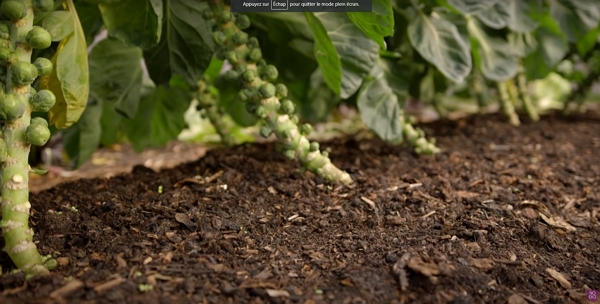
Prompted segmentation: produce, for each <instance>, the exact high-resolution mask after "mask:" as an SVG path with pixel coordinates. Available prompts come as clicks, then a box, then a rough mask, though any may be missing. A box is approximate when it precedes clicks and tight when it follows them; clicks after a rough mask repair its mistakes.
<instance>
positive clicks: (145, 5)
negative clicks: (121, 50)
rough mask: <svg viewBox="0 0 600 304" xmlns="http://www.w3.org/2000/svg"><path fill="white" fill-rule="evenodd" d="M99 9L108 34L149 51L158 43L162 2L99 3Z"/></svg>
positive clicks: (128, 0) (138, 0)
mask: <svg viewBox="0 0 600 304" xmlns="http://www.w3.org/2000/svg"><path fill="white" fill-rule="evenodd" d="M99 7H100V12H101V13H102V19H103V20H104V25H105V26H106V29H107V30H108V33H109V34H111V35H112V36H115V37H117V38H119V39H121V40H122V41H123V42H125V43H126V44H128V45H129V44H133V45H137V46H139V47H141V48H142V49H149V48H151V47H153V46H155V45H157V44H158V42H159V41H160V36H161V32H162V18H163V2H162V0H122V1H119V2H111V3H101V4H99ZM197 18H198V19H202V17H201V16H197Z"/></svg>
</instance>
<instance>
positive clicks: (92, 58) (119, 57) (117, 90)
mask: <svg viewBox="0 0 600 304" xmlns="http://www.w3.org/2000/svg"><path fill="white" fill-rule="evenodd" d="M141 59H142V50H141V49H140V48H138V47H136V46H127V45H125V44H123V42H122V41H121V40H119V39H116V38H107V39H104V40H102V41H100V42H99V43H98V44H96V45H95V46H94V48H93V49H92V51H91V52H90V55H89V63H90V94H91V95H92V96H94V97H95V98H96V99H98V100H101V101H103V102H107V103H110V104H112V105H113V106H114V107H115V108H116V109H117V110H118V111H119V112H120V113H121V114H123V115H124V116H126V117H129V118H132V117H134V116H135V113H136V112H137V109H138V104H139V100H140V92H141V87H142V65H141Z"/></svg>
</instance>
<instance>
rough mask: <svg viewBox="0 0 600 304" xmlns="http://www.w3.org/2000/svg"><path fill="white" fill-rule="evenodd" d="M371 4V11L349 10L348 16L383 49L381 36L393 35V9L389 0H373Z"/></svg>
mask: <svg viewBox="0 0 600 304" xmlns="http://www.w3.org/2000/svg"><path fill="white" fill-rule="evenodd" d="M372 4H373V7H372V12H369V13H358V12H349V13H348V16H349V17H350V20H352V22H354V24H355V25H356V26H357V27H358V28H359V29H361V30H362V31H363V33H365V34H366V35H367V36H369V37H370V38H371V39H373V41H375V42H377V44H379V47H380V48H381V49H383V50H385V49H386V47H385V41H384V40H383V38H384V37H387V36H392V35H394V10H393V9H392V3H391V1H389V0H373V1H372Z"/></svg>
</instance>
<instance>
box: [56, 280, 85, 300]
mask: <svg viewBox="0 0 600 304" xmlns="http://www.w3.org/2000/svg"><path fill="white" fill-rule="evenodd" d="M83 285H84V284H83V282H82V281H80V280H78V279H73V280H72V281H70V282H69V283H67V284H65V286H63V287H61V288H59V289H57V290H55V291H53V292H52V293H50V297H51V298H53V299H59V298H62V297H64V296H66V295H68V294H70V293H72V292H74V291H75V290H77V289H79V288H81V287H83Z"/></svg>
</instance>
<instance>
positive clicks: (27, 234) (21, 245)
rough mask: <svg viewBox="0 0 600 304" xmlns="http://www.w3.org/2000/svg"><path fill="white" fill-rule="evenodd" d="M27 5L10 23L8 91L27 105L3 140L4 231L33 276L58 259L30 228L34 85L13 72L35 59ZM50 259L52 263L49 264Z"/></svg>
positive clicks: (11, 251) (17, 260) (8, 124)
mask: <svg viewBox="0 0 600 304" xmlns="http://www.w3.org/2000/svg"><path fill="white" fill-rule="evenodd" d="M21 2H22V3H23V4H25V6H26V7H27V10H28V13H27V16H26V17H25V18H23V19H20V20H17V21H13V22H11V23H10V24H9V29H10V37H11V44H12V46H11V47H12V50H13V51H14V55H15V56H14V58H15V61H14V62H13V63H8V64H7V71H8V72H7V77H6V83H5V88H6V94H13V95H14V96H15V99H16V102H17V103H20V104H21V106H22V107H24V108H25V112H24V113H23V115H22V116H21V117H19V118H16V119H7V120H5V121H4V124H3V127H2V140H3V141H4V142H5V143H6V149H7V154H6V158H4V159H3V162H2V174H1V175H2V186H3V188H2V221H1V222H0V226H1V227H2V234H3V236H4V242H5V248H4V251H6V252H7V253H8V255H9V256H10V258H11V259H12V261H13V262H14V264H15V265H16V266H17V267H18V268H19V269H20V270H22V271H24V272H25V273H27V274H28V275H29V276H31V275H40V274H46V273H48V266H50V267H52V266H53V264H54V263H55V261H53V260H52V261H45V258H44V257H42V256H41V255H40V254H39V253H38V250H37V247H36V245H35V243H33V230H32V229H30V228H29V211H30V208H31V204H30V202H29V172H30V171H31V168H30V167H29V164H28V157H29V151H30V144H29V143H28V142H27V141H26V133H27V129H28V126H29V125H30V121H31V112H32V108H31V106H30V104H29V97H30V85H29V84H27V85H19V84H18V83H17V82H16V81H15V79H13V78H14V76H13V75H14V74H15V73H17V72H16V71H12V70H13V68H14V66H15V62H19V61H24V62H27V63H29V62H30V61H31V48H30V47H29V46H28V45H27V43H26V42H25V37H26V36H27V33H28V32H29V31H30V30H31V29H32V26H33V9H32V7H31V0H28V1H21ZM45 262H48V264H45Z"/></svg>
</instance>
